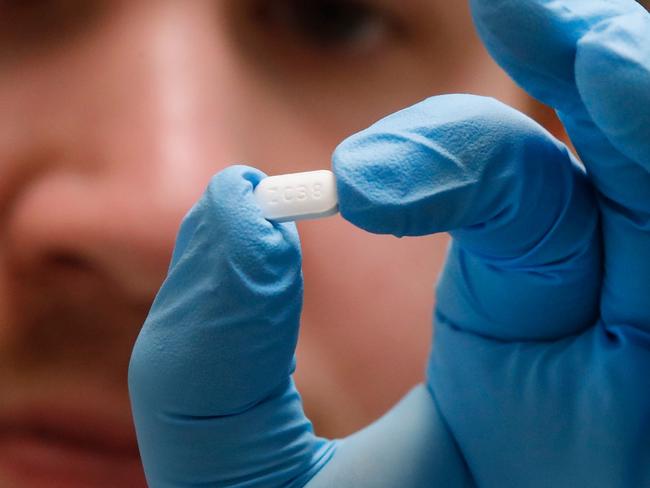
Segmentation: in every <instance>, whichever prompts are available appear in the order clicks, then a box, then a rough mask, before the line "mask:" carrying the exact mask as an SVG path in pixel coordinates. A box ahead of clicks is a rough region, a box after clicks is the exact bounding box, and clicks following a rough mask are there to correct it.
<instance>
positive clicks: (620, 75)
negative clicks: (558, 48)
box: [576, 12, 650, 169]
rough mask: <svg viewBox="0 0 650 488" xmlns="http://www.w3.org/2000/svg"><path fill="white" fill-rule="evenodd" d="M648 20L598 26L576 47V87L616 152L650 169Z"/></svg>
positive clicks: (622, 19) (644, 16)
mask: <svg viewBox="0 0 650 488" xmlns="http://www.w3.org/2000/svg"><path fill="white" fill-rule="evenodd" d="M648 46H650V15H647V13H645V12H644V13H643V14H642V15H638V14H637V13H634V14H628V15H624V16H620V17H616V18H613V19H609V21H607V22H602V23H601V24H599V25H598V26H597V27H596V28H594V29H592V30H591V31H590V32H589V33H588V34H586V35H585V36H584V37H583V38H582V39H581V40H580V43H579V44H578V51H577V57H576V84H577V87H578V89H579V91H580V94H581V97H582V99H583V102H584V104H585V107H586V108H587V111H588V112H589V115H590V116H591V117H592V119H593V120H594V122H595V123H596V124H597V125H598V127H599V128H600V129H601V130H602V131H603V132H604V133H605V135H606V136H607V138H608V139H609V140H610V142H611V143H612V144H614V146H616V148H617V149H619V150H620V151H621V152H623V153H624V154H625V155H627V156H628V157H630V158H632V159H633V160H635V161H637V162H638V163H640V164H642V165H644V166H645V167H646V168H647V169H650V159H649V157H648V154H649V153H650V110H647V109H646V107H650V49H648Z"/></svg>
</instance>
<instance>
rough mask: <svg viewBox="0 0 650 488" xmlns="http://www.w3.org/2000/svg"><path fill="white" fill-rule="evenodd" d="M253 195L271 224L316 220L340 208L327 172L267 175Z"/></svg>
mask: <svg viewBox="0 0 650 488" xmlns="http://www.w3.org/2000/svg"><path fill="white" fill-rule="evenodd" d="M254 193H255V198H256V199H257V203H258V204H259V206H260V208H261V209H262V214H263V215H264V217H265V218H266V219H268V220H273V221H274V222H287V221H289V220H303V219H318V218H321V217H327V216H329V215H334V214H335V213H336V212H338V209H339V206H338V196H337V194H336V180H335V179H334V173H332V172H331V171H328V170H320V171H307V172H305V173H291V174H288V175H278V176H269V177H268V178H264V179H263V180H262V181H260V183H259V184H258V185H257V187H255V192H254Z"/></svg>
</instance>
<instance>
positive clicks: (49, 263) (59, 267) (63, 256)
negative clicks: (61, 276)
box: [41, 249, 95, 274]
mask: <svg viewBox="0 0 650 488" xmlns="http://www.w3.org/2000/svg"><path fill="white" fill-rule="evenodd" d="M41 264H42V266H43V268H44V269H47V270H49V271H48V272H54V273H57V272H58V273H68V274H71V273H75V274H89V273H92V272H93V270H94V268H95V266H93V264H92V263H91V262H90V260H89V259H87V258H85V257H84V256H83V255H81V254H79V253H75V252H72V251H67V250H63V249H61V250H52V251H49V252H47V253H46V254H45V255H44V256H43V257H42V261H41Z"/></svg>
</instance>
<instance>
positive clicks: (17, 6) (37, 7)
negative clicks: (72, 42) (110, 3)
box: [0, 0, 102, 48]
mask: <svg viewBox="0 0 650 488" xmlns="http://www.w3.org/2000/svg"><path fill="white" fill-rule="evenodd" d="M101 5H102V3H101V2H100V1H98V0H94V1H87V0H86V1H84V0H0V40H2V41H3V43H2V44H3V46H2V47H4V48H9V47H10V46H14V47H18V46H20V47H22V48H33V47H47V46H49V45H51V44H52V43H53V42H55V43H56V42H57V41H60V40H64V39H65V38H67V37H69V36H70V35H72V34H75V33H76V32H77V31H79V30H81V29H83V27H84V26H86V25H88V23H89V22H90V21H91V20H92V19H93V18H94V17H95V16H96V14H97V13H98V11H99V10H100V7H101Z"/></svg>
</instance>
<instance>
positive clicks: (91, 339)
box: [0, 0, 560, 487]
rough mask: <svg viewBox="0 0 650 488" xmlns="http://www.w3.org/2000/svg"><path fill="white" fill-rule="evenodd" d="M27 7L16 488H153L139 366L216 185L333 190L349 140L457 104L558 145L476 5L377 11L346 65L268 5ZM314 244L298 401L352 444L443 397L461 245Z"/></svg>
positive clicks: (12, 347) (1, 31)
mask: <svg viewBox="0 0 650 488" xmlns="http://www.w3.org/2000/svg"><path fill="white" fill-rule="evenodd" d="M20 3H21V2H0V19H2V20H0V118H1V119H2V120H1V121H0V161H2V163H1V164H0V484H2V485H3V486H4V485H8V486H17V487H31V486H54V485H53V484H52V483H53V480H56V483H59V485H60V486H72V487H74V486H97V487H102V486H139V485H144V478H143V476H142V473H141V468H140V465H139V460H138V456H137V448H136V445H135V438H134V434H133V430H132V425H131V417H130V412H129V406H128V397H127V389H126V370H127V364H128V358H129V354H130V351H131V348H132V345H133V341H134V340H135V337H136V335H137V332H138V330H139V327H140V325H141V324H142V322H143V320H144V318H145V317H146V313H147V310H148V307H149V305H150V303H151V300H152V299H153V297H154V295H155V293H156V291H157V289H158V288H159V286H160V284H161V282H162V280H163V279H164V277H165V273H166V270H167V266H168V262H169V258H170V255H171V250H172V248H173V244H174V238H175V235H176V231H177V227H178V225H179V223H180V221H181V219H182V217H183V215H184V213H185V212H186V211H187V210H188V209H189V208H190V207H191V205H192V203H193V202H194V201H195V200H196V199H197V198H198V197H199V196H200V194H201V193H202V192H203V190H204V188H205V185H206V184H207V182H208V181H209V179H210V176H211V175H213V174H214V173H216V172H218V171H219V170H221V169H223V168H224V167H226V166H228V165H229V164H232V163H235V162H244V163H247V164H250V165H253V166H256V167H259V168H260V169H262V170H263V171H265V172H267V173H269V174H281V173H287V172H294V171H307V170H312V169H321V168H326V167H328V166H329V165H330V163H329V158H330V154H331V152H332V150H333V149H334V147H335V146H336V144H337V143H338V142H339V141H340V140H341V139H343V138H344V137H345V136H346V135H348V134H351V133H353V132H355V131H357V130H359V129H362V128H363V127H365V126H367V125H368V124H370V123H372V122H373V121H375V120H377V119H378V118H380V117H382V116H384V115H386V114H388V113H391V112H393V111H395V110H397V109H399V108H402V107H404V106H407V105H410V104H412V103H415V102H416V101H418V100H421V99H423V98H425V97H428V96H431V95H435V94H439V93H447V92H471V93H477V94H483V95H491V96H495V97H497V98H499V99H501V100H502V101H505V102H506V103H508V104H510V105H513V106H515V107H516V108H518V109H520V110H523V111H526V112H528V113H529V114H531V115H533V116H534V117H536V118H537V119H538V120H540V121H542V122H544V123H546V124H547V126H548V127H549V128H550V129H551V130H555V129H556V127H557V124H556V122H555V121H554V119H553V118H552V117H551V115H550V114H549V112H548V111H547V110H546V109H544V108H543V107H541V106H539V105H537V104H534V103H533V102H532V101H531V100H530V99H528V98H527V97H526V96H525V95H524V94H523V92H521V91H520V90H519V89H518V88H516V87H515V86H514V85H513V84H512V82H511V81H509V79H508V78H507V77H506V75H505V74H503V73H502V72H501V70H500V69H499V68H498V67H497V66H496V65H495V64H494V63H493V62H492V61H491V60H490V59H489V57H488V55H487V53H486V52H485V50H484V48H483V47H482V46H481V44H480V42H479V41H478V39H477V38H476V36H475V34H474V31H473V27H472V24H471V19H470V15H469V12H468V9H467V6H466V5H465V4H464V3H461V4H455V3H454V4H452V3H449V2H443V1H438V0H436V1H425V0H410V1H405V2H402V1H400V2H398V1H391V0H376V1H370V2H368V3H367V4H366V5H367V6H368V8H370V9H371V10H370V11H371V12H379V13H378V17H372V16H371V17H370V20H368V21H364V22H362V23H361V27H360V28H359V29H353V31H355V32H356V31H357V30H358V32H357V33H356V34H355V35H352V36H350V37H351V38H350V39H348V40H345V41H343V42H340V41H339V42H334V43H331V42H322V40H320V41H319V40H316V41H315V40H314V39H313V38H311V37H310V36H309V35H308V34H306V33H305V29H304V28H303V29H300V28H297V27H296V25H298V24H297V23H295V22H294V23H292V22H290V21H285V20H282V19H283V18H284V17H283V16H282V13H281V12H280V13H279V14H278V15H277V16H273V15H271V16H270V17H256V16H255V15H253V12H254V11H255V8H256V5H260V4H270V2H268V1H266V2H265V1H262V2H257V3H256V2H252V1H244V2H241V1H238V2H235V1H227V2H226V1H223V2H215V1H208V0H194V1H192V2H187V1H186V0H131V1H126V0H114V1H106V2H97V1H92V2H87V1H86V2H83V1H81V0H68V1H66V0H51V1H41V2H38V1H37V2H26V3H27V4H29V3H31V4H33V6H32V7H20V6H19V5H20ZM343 3H345V2H343ZM14 4H15V5H14ZM30 9H31V10H30ZM372 19H374V20H372ZM364 32H365V33H364ZM558 135H560V134H559V133H558ZM299 229H300V233H301V240H302V246H303V253H304V274H305V306H304V311H303V324H302V329H301V338H300V343H299V346H298V353H297V354H298V365H299V366H298V370H297V373H296V379H297V382H298V386H299V388H300V391H301V392H302V394H303V396H304V400H305V405H306V409H307V413H308V415H309V416H310V418H311V419H312V420H313V421H314V423H315V427H316V429H317V431H318V432H319V433H321V434H322V435H326V436H330V437H336V436H342V435H345V434H347V433H349V432H351V431H353V430H355V429H358V428H360V427H361V426H363V425H365V424H367V423H368V422H370V421H372V420H373V419H374V418H376V417H377V416H378V415H380V414H381V413H382V412H383V411H385V410H386V409H387V408H388V407H390V406H391V405H392V404H393V403H395V402H396V401H397V400H398V399H399V398H400V397H401V396H402V395H403V394H404V393H405V392H406V391H407V390H408V389H409V388H410V387H411V386H412V385H414V384H415V383H417V382H419V381H421V380H422V377H423V372H424V364H425V358H426V355H427V353H428V348H429V346H428V344H429V340H430V334H431V326H430V315H431V309H432V290H433V284H434V282H435V277H436V275H437V272H438V270H439V269H440V267H441V265H442V261H443V259H444V253H445V249H446V238H445V237H444V236H435V237H431V238H425V239H403V240H398V239H394V238H391V237H377V236H371V235H369V234H365V233H363V232H362V231H360V230H358V229H356V228H353V227H352V226H351V225H349V224H347V223H345V222H344V221H343V220H342V219H341V218H340V217H333V218H329V219H327V220H323V221H318V222H304V223H301V224H300V225H299ZM396 344H397V345H398V346H399V347H395V345H396ZM116 452H119V455H117V454H116ZM59 485H57V486H59Z"/></svg>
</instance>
